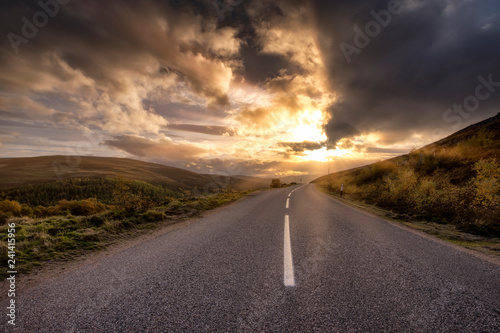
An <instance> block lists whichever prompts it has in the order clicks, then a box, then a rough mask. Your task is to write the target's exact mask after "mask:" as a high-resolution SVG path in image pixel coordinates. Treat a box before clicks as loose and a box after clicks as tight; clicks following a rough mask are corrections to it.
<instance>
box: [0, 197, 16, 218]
mask: <svg viewBox="0 0 500 333" xmlns="http://www.w3.org/2000/svg"><path fill="white" fill-rule="evenodd" d="M0 212H2V213H4V214H6V215H8V216H21V205H20V204H19V202H17V201H10V200H3V201H0Z"/></svg>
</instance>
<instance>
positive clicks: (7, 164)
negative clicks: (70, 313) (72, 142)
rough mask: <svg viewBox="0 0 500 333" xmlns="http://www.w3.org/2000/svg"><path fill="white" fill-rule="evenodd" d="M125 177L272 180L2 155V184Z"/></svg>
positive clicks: (211, 184) (211, 183) (176, 182)
mask: <svg viewBox="0 0 500 333" xmlns="http://www.w3.org/2000/svg"><path fill="white" fill-rule="evenodd" d="M75 178H80V179H96V178H97V179H125V180H135V181H142V182H147V183H153V184H159V185H162V186H165V187H167V188H169V189H171V190H174V191H177V190H192V189H194V188H197V189H199V190H200V191H203V190H204V189H205V188H211V189H216V188H223V189H224V188H232V189H235V190H248V189H258V188H266V187H269V184H270V180H266V179H259V178H254V177H246V176H231V177H229V176H224V175H206V174H205V175H204V174H198V173H195V172H191V171H188V170H184V169H180V168H175V167H170V166H166V165H162V164H156V163H149V162H143V161H138V160H133V159H127V158H110V157H89V156H43V157H27V158H0V188H12V187H18V186H25V185H34V184H46V183H51V182H56V181H60V180H68V179H75Z"/></svg>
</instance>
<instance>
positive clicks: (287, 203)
mask: <svg viewBox="0 0 500 333" xmlns="http://www.w3.org/2000/svg"><path fill="white" fill-rule="evenodd" d="M288 207H290V199H286V208H288Z"/></svg>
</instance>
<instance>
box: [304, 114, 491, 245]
mask: <svg viewBox="0 0 500 333" xmlns="http://www.w3.org/2000/svg"><path fill="white" fill-rule="evenodd" d="M313 183H316V184H318V185H319V186H320V187H322V188H323V189H325V190H326V191H329V192H330V193H332V194H335V195H339V194H340V187H341V184H344V196H345V198H347V199H351V200H356V201H361V202H364V203H367V204H371V205H376V206H378V207H381V208H384V209H386V210H391V211H393V212H396V213H400V214H406V216H409V217H413V218H423V219H428V220H431V221H435V222H439V223H450V224H454V225H456V226H457V227H459V228H460V229H462V230H464V231H467V232H472V233H478V234H485V235H497V236H500V114H498V115H497V116H495V117H492V118H490V119H487V120H485V121H483V122H480V123H478V124H475V125H472V126H469V127H467V128H465V129H464V130H461V131H459V132H457V133H455V134H453V135H451V136H449V137H447V138H444V139H442V140H440V141H438V142H435V143H433V144H430V145H428V146H426V147H423V148H421V149H417V150H414V151H412V152H411V153H409V154H407V155H403V156H399V157H396V158H393V159H390V160H387V161H383V162H378V163H374V164H371V165H368V166H364V167H360V168H356V169H352V170H347V171H343V172H338V173H334V174H331V175H329V176H323V177H321V178H318V179H316V180H315V181H313Z"/></svg>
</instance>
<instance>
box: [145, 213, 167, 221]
mask: <svg viewBox="0 0 500 333" xmlns="http://www.w3.org/2000/svg"><path fill="white" fill-rule="evenodd" d="M163 219H165V214H163V213H162V212H157V211H149V212H146V213H144V214H142V215H141V220H142V221H143V222H158V221H162V220H163Z"/></svg>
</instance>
